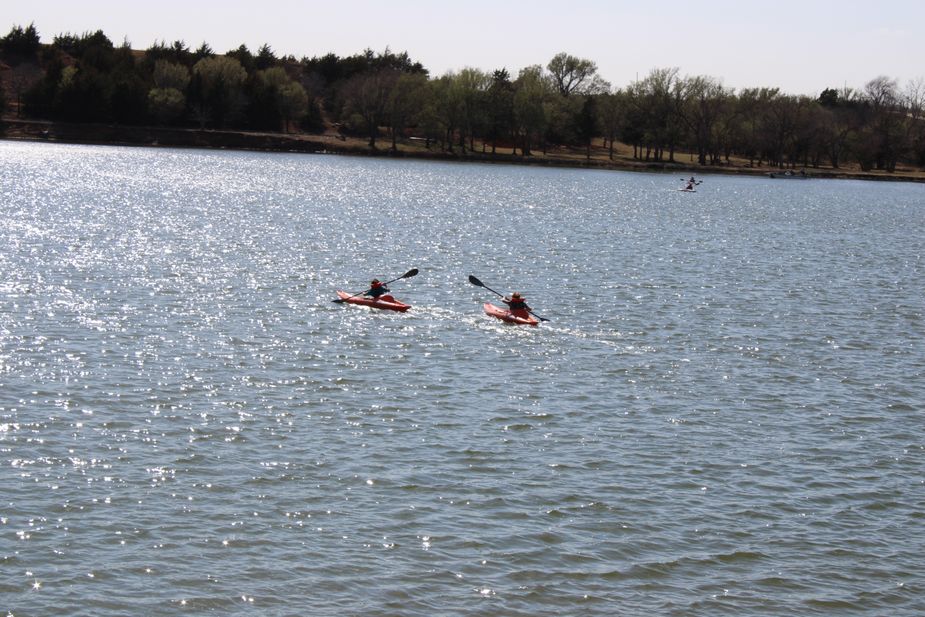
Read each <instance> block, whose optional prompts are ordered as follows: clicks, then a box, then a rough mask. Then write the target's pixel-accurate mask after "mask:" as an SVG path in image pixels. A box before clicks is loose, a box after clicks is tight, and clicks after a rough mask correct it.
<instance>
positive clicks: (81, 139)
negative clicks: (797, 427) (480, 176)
mask: <svg viewBox="0 0 925 617" xmlns="http://www.w3.org/2000/svg"><path fill="white" fill-rule="evenodd" d="M0 139H2V140H5V141H35V142H46V143H67V144H87V145H109V146H136V147H138V146H142V147H155V148H156V147H165V148H168V147H169V148H197V149H204V150H241V151H255V152H287V153H301V154H339V155H346V156H367V157H383V158H393V159H415V160H431V161H443V162H460V163H488V164H501V165H526V166H533V167H561V168H571V169H592V170H602V171H639V172H655V173H658V172H676V173H682V174H684V175H687V174H689V173H694V174H722V175H745V176H756V177H765V178H770V177H775V176H776V177H780V176H782V175H783V174H784V173H785V172H786V171H787V170H788V169H789V168H787V169H781V168H778V167H768V166H762V167H749V166H748V165H747V163H746V164H741V165H735V164H730V165H699V164H697V163H696V162H694V161H691V162H689V163H682V162H678V161H677V160H676V161H675V162H673V163H672V162H667V161H639V160H636V159H632V158H626V157H625V156H621V157H616V158H615V159H614V160H610V159H609V158H606V156H605V157H604V158H600V157H599V156H598V157H592V158H591V159H590V160H588V159H587V158H586V156H585V154H584V152H583V151H582V152H579V151H577V150H574V151H565V152H564V153H552V154H546V155H543V154H540V153H537V154H536V155H534V156H528V157H525V156H522V155H514V154H510V153H504V152H499V153H496V154H491V153H481V152H467V153H465V154H460V153H451V152H439V151H431V150H425V149H423V148H412V147H410V146H408V145H406V144H403V145H402V148H401V149H399V150H398V151H392V150H391V147H390V142H389V141H388V140H387V139H383V140H382V143H383V144H389V145H388V146H387V147H385V148H377V149H372V148H370V147H369V146H368V145H367V143H366V140H365V139H357V138H345V137H343V136H339V135H336V134H321V135H316V134H306V133H260V132H250V131H219V130H212V129H204V130H200V129H189V128H168V127H152V126H129V125H112V124H76V123H62V122H52V121H45V120H21V119H10V118H4V119H3V122H2V124H0ZM598 150H600V151H603V149H601V148H599V149H598ZM679 154H680V155H681V156H685V157H686V156H689V153H686V152H683V153H679ZM791 171H793V172H794V173H795V174H796V173H797V172H796V171H795V170H791ZM806 178H811V179H820V178H824V179H840V180H875V181H886V182H918V183H925V172H923V171H920V170H910V169H903V170H899V171H897V172H893V173H888V172H882V171H869V172H865V171H860V170H851V169H833V168H828V167H826V168H807V169H806ZM782 179H794V178H782ZM799 179H803V178H802V177H800V178H799Z"/></svg>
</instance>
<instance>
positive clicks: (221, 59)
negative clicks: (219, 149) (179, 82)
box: [190, 56, 247, 128]
mask: <svg viewBox="0 0 925 617" xmlns="http://www.w3.org/2000/svg"><path fill="white" fill-rule="evenodd" d="M245 79H247V72H246V71H245V70H244V67H242V66H241V63H240V62H239V61H238V60H237V59H235V58H230V57H228V56H211V57H207V58H203V59H202V60H200V61H198V62H197V63H196V64H195V65H193V81H192V82H191V86H190V88H191V102H193V103H194V105H195V106H196V111H197V113H198V116H199V123H200V128H205V123H206V121H207V120H208V119H211V120H212V121H213V123H214V124H215V126H217V127H219V128H221V127H223V126H224V124H225V120H226V118H227V116H228V114H229V113H231V112H232V111H233V110H234V108H235V107H236V106H239V104H240V102H239V100H238V96H239V95H240V92H241V87H242V85H243V83H244V80H245Z"/></svg>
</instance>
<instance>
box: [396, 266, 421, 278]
mask: <svg viewBox="0 0 925 617" xmlns="http://www.w3.org/2000/svg"><path fill="white" fill-rule="evenodd" d="M417 275H418V269H417V268H411V269H410V270H408V271H407V272H405V273H404V274H402V275H401V277H400V278H403V279H407V278H411V277H412V276H417Z"/></svg>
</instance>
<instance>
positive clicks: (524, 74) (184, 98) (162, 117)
mask: <svg viewBox="0 0 925 617" xmlns="http://www.w3.org/2000/svg"><path fill="white" fill-rule="evenodd" d="M0 54H2V55H0V58H2V59H3V61H4V62H5V63H6V64H7V65H8V66H9V72H10V73H11V75H12V78H11V79H7V80H5V82H6V83H7V84H8V85H9V84H12V87H8V88H7V89H8V90H12V91H11V92H0V111H2V110H3V108H4V107H5V108H6V110H7V112H9V111H10V109H11V108H12V107H15V108H16V111H17V113H18V114H20V115H22V116H25V117H30V118H43V119H52V120H63V121H69V122H106V123H120V124H147V125H150V124H153V125H160V126H183V127H198V128H214V129H234V130H255V131H282V132H291V131H300V132H318V131H321V130H323V128H324V126H325V123H326V121H327V122H330V123H333V124H335V125H336V126H337V127H338V129H339V131H340V132H341V133H343V134H344V135H353V136H362V137H363V138H364V139H366V140H367V142H368V144H369V146H370V147H371V148H380V147H388V148H392V149H397V148H398V147H399V145H400V144H401V143H402V142H406V141H407V140H408V139H410V138H412V137H414V138H417V139H419V140H423V142H424V143H425V145H426V147H427V148H429V149H439V150H441V151H446V152H450V153H459V154H463V155H464V154H466V153H471V152H480V153H484V154H487V153H489V152H490V153H492V154H494V153H497V152H498V149H503V150H504V152H505V153H507V152H511V153H513V154H515V155H520V156H525V157H528V156H531V155H534V154H535V153H537V152H539V151H542V152H544V153H546V152H548V151H550V150H553V149H557V148H563V147H566V148H573V149H581V150H583V151H584V152H585V153H586V154H587V156H588V157H589V158H590V156H591V154H592V146H593V145H594V144H595V143H596V140H597V141H598V142H599V143H601V144H602V145H603V146H604V147H605V149H606V150H605V151H606V152H607V153H608V155H609V156H610V158H613V157H614V154H615V147H616V144H618V143H623V144H626V145H627V146H629V147H631V148H632V153H633V154H632V156H633V157H634V158H636V159H638V160H640V161H653V162H682V161H679V157H680V156H681V154H680V153H684V155H685V156H693V157H696V160H697V161H698V162H699V164H701V165H723V164H727V163H729V161H730V159H731V158H732V157H738V158H743V159H747V160H748V161H749V162H750V163H751V164H752V165H757V166H761V165H770V166H775V167H798V166H799V167H818V166H826V165H827V166H831V167H833V168H839V167H840V166H843V165H847V164H857V165H859V166H860V167H861V168H862V169H864V170H872V169H877V170H886V171H894V170H895V169H896V166H897V165H898V164H913V165H917V166H925V122H923V118H922V115H923V110H925V81H923V80H921V79H919V80H915V81H911V82H909V83H907V84H905V86H904V87H901V86H900V84H899V82H898V81H897V80H895V79H890V78H888V77H883V76H881V77H876V78H875V79H872V80H871V81H870V82H868V83H867V84H865V86H864V87H863V88H861V89H857V90H856V89H852V88H847V87H844V88H840V89H836V88H826V89H824V90H822V91H821V93H820V94H819V96H818V97H810V96H804V95H792V94H787V93H784V92H781V91H780V89H778V88H749V89H742V90H740V91H735V90H734V89H732V88H728V87H726V86H724V85H723V84H722V81H721V80H719V79H717V78H714V77H710V76H705V75H699V76H682V75H681V74H680V72H679V70H678V69H677V68H657V69H653V70H651V71H650V72H649V74H648V75H646V76H645V77H644V78H643V79H641V80H637V81H634V82H633V83H632V84H629V85H627V86H625V87H622V88H619V87H613V86H612V85H611V84H610V83H608V82H607V81H606V80H604V79H603V78H602V77H601V76H600V75H599V74H598V71H597V66H596V64H595V63H594V62H593V61H592V60H588V59H584V58H577V57H575V56H572V55H569V54H567V53H560V54H557V55H556V56H555V57H553V58H552V59H551V60H549V62H548V63H547V64H546V65H545V66H543V65H539V64H537V65H533V66H528V67H526V68H523V69H521V70H520V71H519V72H518V73H517V75H516V76H515V75H512V74H511V73H509V72H508V71H507V69H506V68H498V69H497V70H494V71H490V72H486V71H482V70H479V69H474V68H464V69H461V70H459V71H451V72H447V73H445V74H443V75H441V76H439V77H433V76H431V75H430V73H429V71H428V70H427V69H426V68H424V66H423V65H422V64H421V63H420V62H416V61H413V60H412V59H411V58H410V57H409V56H408V54H407V53H405V52H403V53H398V54H396V53H394V52H392V51H390V50H389V49H386V50H385V51H383V52H381V53H378V52H373V51H372V50H366V51H364V52H363V53H360V54H355V55H353V56H347V57H339V56H337V55H335V54H331V53H329V54H327V55H324V56H320V57H317V56H316V57H312V58H308V57H305V58H302V59H298V60H297V59H296V58H294V57H293V56H282V57H280V56H277V55H276V54H275V53H274V51H273V50H272V48H271V47H270V46H269V45H267V44H265V45H263V46H261V47H260V48H259V49H258V50H257V51H256V53H254V52H251V51H250V50H249V49H248V48H247V47H246V46H245V45H241V46H240V47H238V48H237V49H234V50H231V51H228V52H226V53H224V54H218V53H215V52H214V51H213V50H212V49H211V48H210V47H209V46H208V45H207V44H205V43H203V44H202V45H201V46H200V47H199V48H197V49H195V50H193V49H191V48H190V47H189V46H187V45H186V44H185V43H184V42H183V41H175V42H174V43H172V44H167V43H165V42H157V43H155V44H153V45H152V46H151V47H149V48H148V49H146V50H144V51H136V50H133V49H132V48H131V46H130V45H129V43H128V42H127V41H126V42H123V43H122V44H121V45H118V46H117V45H115V44H113V42H112V41H111V40H110V39H109V38H108V37H107V36H106V35H105V34H104V33H103V32H102V31H96V32H92V33H84V34H80V35H75V34H69V33H66V34H60V35H57V36H55V37H54V39H53V41H52V43H51V44H47V45H43V44H41V43H40V41H39V35H38V32H37V30H36V29H35V26H34V25H30V26H28V27H26V28H23V27H21V26H16V27H14V28H13V29H12V30H11V31H10V32H9V33H8V34H7V35H6V36H5V37H3V38H2V39H0ZM29 75H31V76H32V77H31V79H30V78H28V76H29ZM12 101H15V105H11V104H10V103H11V102H12ZM383 142H385V144H383ZM684 162H686V161H684Z"/></svg>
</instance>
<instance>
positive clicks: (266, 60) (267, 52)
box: [254, 43, 278, 71]
mask: <svg viewBox="0 0 925 617" xmlns="http://www.w3.org/2000/svg"><path fill="white" fill-rule="evenodd" d="M277 63H278V60H277V58H276V54H274V53H273V50H272V49H270V46H269V45H267V44H266V43H264V44H263V45H261V46H260V49H258V50H257V57H256V58H254V68H256V69H257V70H258V71H265V70H266V69H268V68H270V67H272V66H276V64H277Z"/></svg>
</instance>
